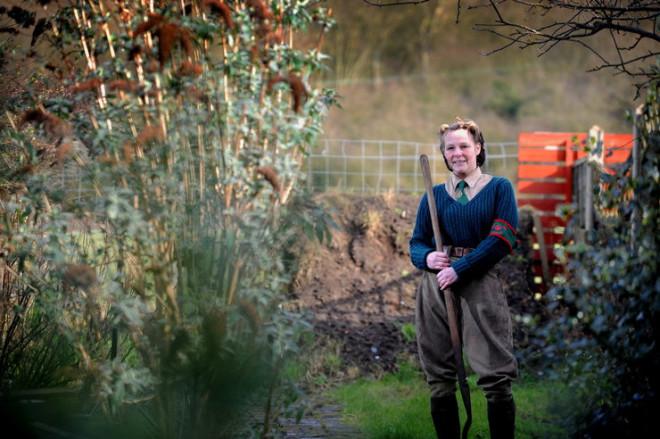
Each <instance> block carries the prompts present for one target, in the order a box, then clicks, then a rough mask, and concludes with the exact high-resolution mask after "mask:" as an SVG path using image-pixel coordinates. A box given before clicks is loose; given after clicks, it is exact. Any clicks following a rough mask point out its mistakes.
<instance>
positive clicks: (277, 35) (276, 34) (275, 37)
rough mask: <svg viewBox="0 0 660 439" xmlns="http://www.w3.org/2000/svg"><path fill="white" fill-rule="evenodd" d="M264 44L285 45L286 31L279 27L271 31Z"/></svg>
mask: <svg viewBox="0 0 660 439" xmlns="http://www.w3.org/2000/svg"><path fill="white" fill-rule="evenodd" d="M264 43H265V44H267V45H271V46H272V45H275V44H283V43H284V31H283V30H282V28H281V27H278V28H277V29H275V30H274V31H270V32H268V33H267V34H266V36H265V37H264Z"/></svg>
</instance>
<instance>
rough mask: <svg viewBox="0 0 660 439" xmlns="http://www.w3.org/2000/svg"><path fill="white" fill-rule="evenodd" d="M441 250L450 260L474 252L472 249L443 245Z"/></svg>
mask: <svg viewBox="0 0 660 439" xmlns="http://www.w3.org/2000/svg"><path fill="white" fill-rule="evenodd" d="M442 249H443V250H444V252H445V253H447V256H449V257H450V258H462V257H463V256H465V255H467V254H469V253H471V252H473V251H474V249H473V248H469V247H454V246H453V245H444V246H442Z"/></svg>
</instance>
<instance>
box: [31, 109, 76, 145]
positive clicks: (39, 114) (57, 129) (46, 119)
mask: <svg viewBox="0 0 660 439" xmlns="http://www.w3.org/2000/svg"><path fill="white" fill-rule="evenodd" d="M26 123H36V124H39V125H42V126H43V128H44V131H46V133H48V134H49V135H51V136H53V137H57V138H62V137H65V136H69V135H71V131H72V130H71V125H69V124H68V123H67V122H65V121H63V120H62V119H60V118H59V117H57V116H55V115H54V114H51V113H49V112H48V111H46V110H42V109H40V108H35V109H33V110H28V111H26V112H25V113H23V116H22V117H21V122H20V124H19V126H20V127H23V125H25V124H26Z"/></svg>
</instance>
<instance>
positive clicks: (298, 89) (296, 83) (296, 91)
mask: <svg viewBox="0 0 660 439" xmlns="http://www.w3.org/2000/svg"><path fill="white" fill-rule="evenodd" d="M289 86H290V87H291V93H292V94H293V111H295V112H296V113H297V112H298V111H300V107H301V105H302V104H303V101H304V100H305V99H307V96H308V94H307V89H306V88H305V84H304V83H303V81H302V79H300V76H298V75H296V74H294V73H289Z"/></svg>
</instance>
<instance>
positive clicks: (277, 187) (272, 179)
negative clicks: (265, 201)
mask: <svg viewBox="0 0 660 439" xmlns="http://www.w3.org/2000/svg"><path fill="white" fill-rule="evenodd" d="M257 174H259V175H261V176H263V177H264V179H265V180H266V181H267V182H268V183H270V185H271V186H272V188H273V190H274V191H275V192H277V193H278V194H279V193H281V192H282V185H281V184H280V178H279V176H278V175H277V171H276V170H275V169H273V168H272V167H270V166H260V167H258V168H257Z"/></svg>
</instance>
